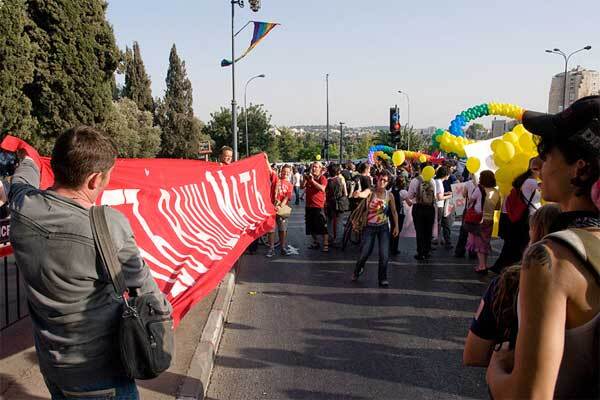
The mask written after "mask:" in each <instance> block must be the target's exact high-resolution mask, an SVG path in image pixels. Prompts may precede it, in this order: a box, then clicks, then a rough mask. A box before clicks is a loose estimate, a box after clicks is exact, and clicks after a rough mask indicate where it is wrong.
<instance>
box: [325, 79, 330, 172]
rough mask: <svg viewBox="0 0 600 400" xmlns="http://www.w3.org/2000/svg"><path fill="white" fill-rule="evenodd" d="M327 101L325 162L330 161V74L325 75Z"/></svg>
mask: <svg viewBox="0 0 600 400" xmlns="http://www.w3.org/2000/svg"><path fill="white" fill-rule="evenodd" d="M325 101H326V105H327V128H326V131H325V154H324V156H325V161H329V74H325Z"/></svg>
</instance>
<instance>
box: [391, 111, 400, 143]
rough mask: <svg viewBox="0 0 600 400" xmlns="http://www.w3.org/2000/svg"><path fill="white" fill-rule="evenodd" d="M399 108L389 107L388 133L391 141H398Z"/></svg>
mask: <svg viewBox="0 0 600 400" xmlns="http://www.w3.org/2000/svg"><path fill="white" fill-rule="evenodd" d="M400 128H401V126H400V110H399V109H398V106H395V107H390V133H391V134H392V142H393V143H398V142H400Z"/></svg>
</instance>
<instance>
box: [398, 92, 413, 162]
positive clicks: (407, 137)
mask: <svg viewBox="0 0 600 400" xmlns="http://www.w3.org/2000/svg"><path fill="white" fill-rule="evenodd" d="M398 93H400V94H403V95H405V96H406V104H407V108H408V112H407V113H406V127H407V128H408V127H409V126H410V97H408V93H406V92H403V91H402V90H398ZM406 146H407V150H410V132H406Z"/></svg>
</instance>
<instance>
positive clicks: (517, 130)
mask: <svg viewBox="0 0 600 400" xmlns="http://www.w3.org/2000/svg"><path fill="white" fill-rule="evenodd" d="M512 131H513V132H514V133H515V134H516V135H517V136H519V137H520V136H521V135H523V134H524V133H525V132H527V131H526V130H525V127H524V126H523V124H519V125H517V126H515V127H514V128H513V130H512Z"/></svg>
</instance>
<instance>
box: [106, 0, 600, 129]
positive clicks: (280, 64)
mask: <svg viewBox="0 0 600 400" xmlns="http://www.w3.org/2000/svg"><path fill="white" fill-rule="evenodd" d="M261 3H262V7H261V10H260V11H259V12H258V13H253V12H252V11H251V10H250V8H249V6H248V1H246V7H245V8H239V7H237V6H236V10H235V13H236V18H235V25H236V30H237V29H239V28H241V27H242V26H243V25H244V24H245V23H246V22H247V21H250V20H256V21H266V22H277V23H280V24H281V26H278V27H276V28H275V29H274V30H273V31H272V32H271V33H270V34H269V36H267V38H265V39H264V40H263V41H262V42H261V43H260V44H259V45H258V46H257V47H256V48H255V49H254V50H253V51H252V52H251V53H250V54H249V55H248V56H247V57H246V58H244V59H243V60H242V61H240V62H239V63H237V64H236V91H237V93H236V98H237V102H238V105H240V106H243V101H244V86H245V83H246V81H247V80H248V79H249V78H251V77H252V76H255V75H258V74H265V75H266V78H264V79H256V80H254V81H252V83H250V85H249V86H248V91H247V98H248V103H256V104H263V105H264V107H265V108H266V109H267V110H268V112H269V113H270V114H271V115H272V122H273V123H274V124H276V125H282V126H290V125H324V124H325V122H326V101H325V100H326V91H325V75H326V74H329V103H330V123H331V124H337V123H338V122H340V121H343V122H345V123H346V124H347V125H348V126H372V125H387V124H388V121H389V107H391V106H394V105H395V104H398V105H399V107H400V110H401V119H402V122H403V123H404V124H405V123H406V122H407V117H408V115H407V114H408V113H407V108H408V107H407V98H406V97H405V96H403V95H401V94H398V90H402V91H404V92H406V93H407V94H408V95H409V98H410V122H411V125H413V126H415V127H417V128H424V127H428V126H435V127H443V128H446V127H448V125H449V123H450V121H451V120H452V119H453V118H454V116H455V115H456V114H458V113H459V112H461V111H462V110H465V109H467V108H469V107H471V106H473V105H476V104H480V103H485V102H490V101H496V102H506V103H514V104H518V105H520V106H522V107H524V108H526V109H530V110H537V111H547V107H548V93H549V90H550V82H551V79H552V76H553V75H554V74H556V73H559V72H561V71H563V70H564V60H563V59H562V57H560V56H557V55H553V54H547V53H545V52H544V50H545V49H547V48H555V47H557V48H560V49H562V50H564V51H565V52H570V51H574V50H577V49H580V48H582V47H583V46H586V45H591V46H592V50H590V51H584V52H581V53H578V54H576V55H574V56H573V57H572V59H571V61H570V62H569V67H570V68H572V67H575V66H577V65H582V66H583V67H585V68H588V69H594V70H599V69H600V40H598V39H599V38H600V27H599V25H598V21H599V18H600V1H598V0H580V1H577V2H571V3H570V2H566V1H564V0H562V1H556V0H525V1H523V0H520V1H516V0H502V1H500V0H497V1H482V0H479V1H471V0H454V1H442V0H435V1H433V0H420V1H399V0H370V1H365V0H296V1H292V0H262V1H261ZM107 14H108V15H107V16H108V20H109V22H110V23H111V24H112V26H113V28H114V31H115V36H116V39H117V44H118V45H119V47H120V48H122V49H124V48H125V46H126V45H129V46H131V44H132V43H133V41H138V43H139V45H140V49H141V52H142V58H143V60H144V63H145V66H146V71H147V72H148V74H149V75H150V78H151V80H152V91H153V95H154V97H159V96H161V97H162V96H163V94H164V90H165V78H166V74H167V68H168V58H169V51H170V49H171V46H172V45H173V44H176V46H177V51H178V54H179V56H180V57H181V58H182V59H183V60H184V61H185V63H186V67H187V73H188V77H189V79H190V80H191V82H192V87H193V91H194V111H195V114H196V116H197V117H199V118H200V119H201V120H203V121H208V120H209V119H210V114H211V113H212V112H215V111H217V110H219V108H220V107H230V105H231V98H232V90H231V89H232V87H231V69H230V68H222V67H221V66H220V61H221V59H223V58H231V4H230V1H229V0H170V1H168V2H167V1H164V0H161V1H158V0H110V1H109V5H108V10H107ZM249 28H250V27H249ZM249 28H247V30H245V31H244V32H242V33H241V34H240V35H238V37H237V38H236V54H238V55H239V54H240V53H241V52H242V51H243V50H245V49H246V47H247V46H248V45H249V43H250V38H251V35H252V30H251V29H249Z"/></svg>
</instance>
